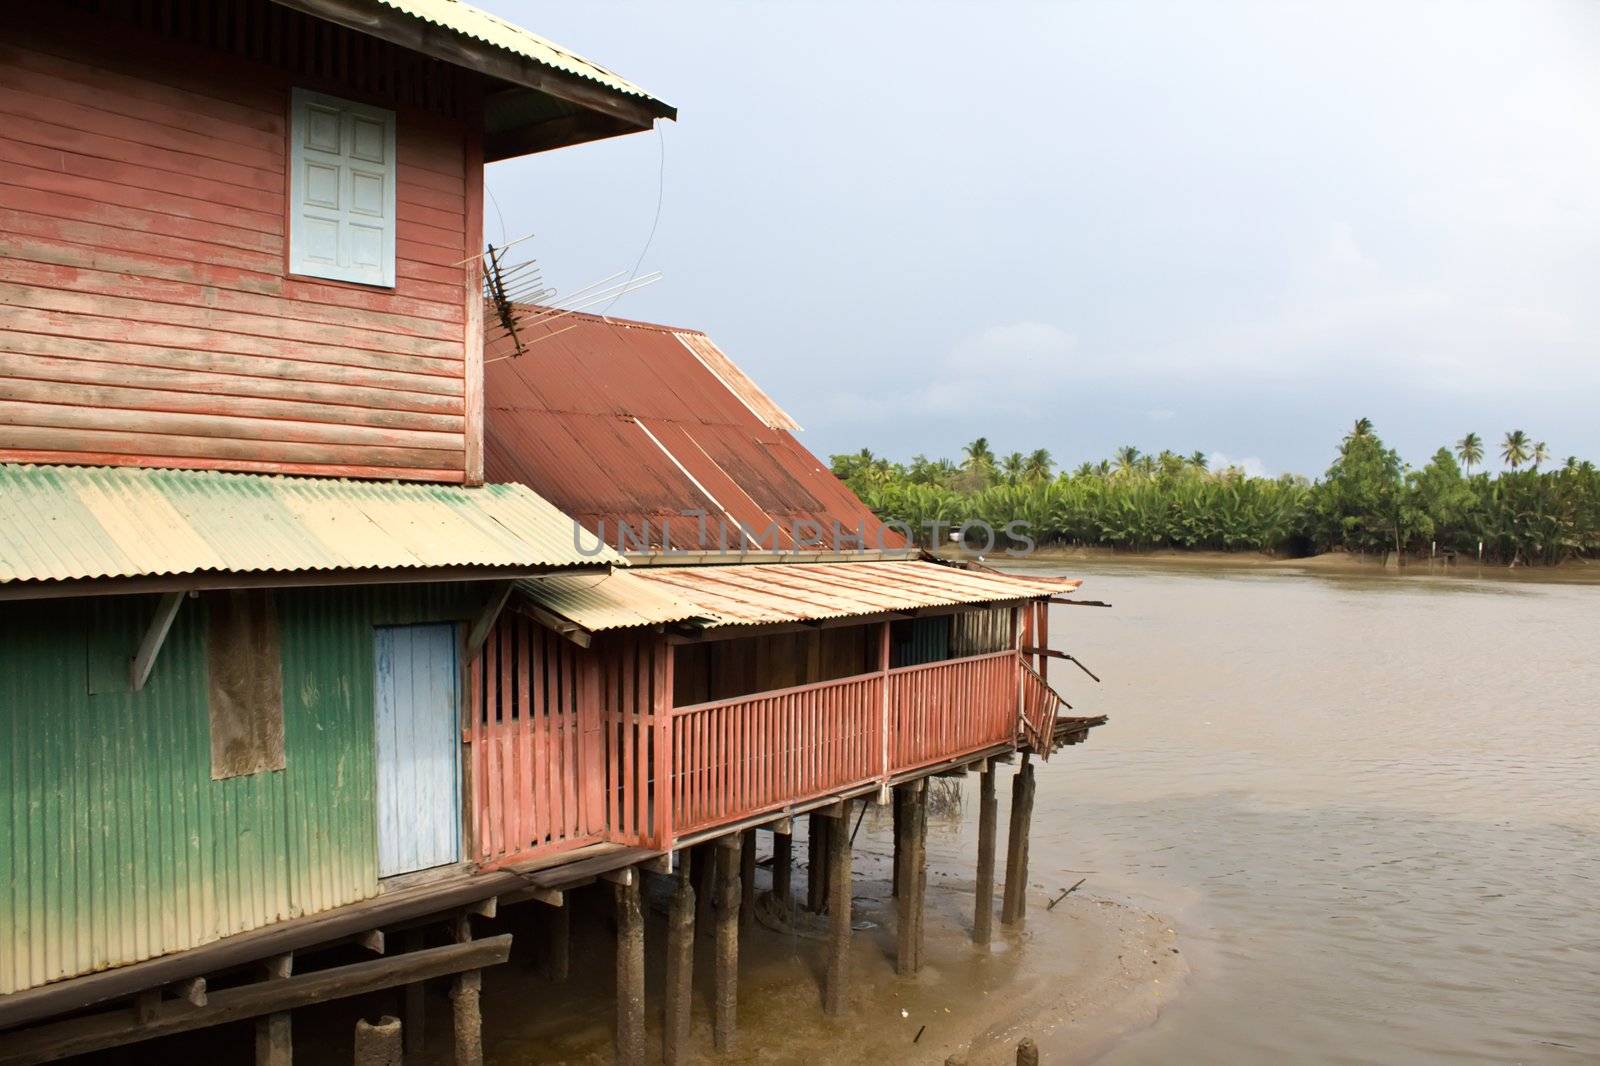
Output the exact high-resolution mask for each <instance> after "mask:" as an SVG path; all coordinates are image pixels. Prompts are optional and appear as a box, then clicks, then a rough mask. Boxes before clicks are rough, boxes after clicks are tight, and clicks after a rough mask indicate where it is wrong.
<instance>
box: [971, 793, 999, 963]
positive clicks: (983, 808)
mask: <svg viewBox="0 0 1600 1066" xmlns="http://www.w3.org/2000/svg"><path fill="white" fill-rule="evenodd" d="M999 808H1000V803H999V800H998V799H997V798H996V796H995V788H994V764H993V763H985V764H984V767H983V773H982V774H980V775H979V796H978V884H977V902H976V903H975V904H974V910H973V914H972V942H973V943H974V944H977V945H979V946H981V947H988V946H989V940H990V938H991V937H992V935H993V931H994V850H995V828H996V826H995V822H996V820H997V815H998V813H999Z"/></svg>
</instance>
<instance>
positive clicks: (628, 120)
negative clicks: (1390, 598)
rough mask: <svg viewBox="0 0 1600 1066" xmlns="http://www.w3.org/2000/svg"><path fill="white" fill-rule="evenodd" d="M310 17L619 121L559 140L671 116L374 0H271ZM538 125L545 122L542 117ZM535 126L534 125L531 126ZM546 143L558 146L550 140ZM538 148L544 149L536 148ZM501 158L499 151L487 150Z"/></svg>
mask: <svg viewBox="0 0 1600 1066" xmlns="http://www.w3.org/2000/svg"><path fill="white" fill-rule="evenodd" d="M274 2H275V3H278V4H281V5H282V6H284V7H288V8H293V9H294V10H296V11H301V12H303V13H305V14H307V15H311V16H312V17H314V18H319V19H323V20H325V21H327V22H332V23H335V24H337V25H340V26H344V27H346V28H347V29H351V30H355V31H356V32H357V33H364V34H366V35H367V36H369V37H376V38H378V39H379V40H384V41H388V42H389V43H390V44H394V45H398V46H399V47H401V48H406V49H409V50H411V51H413V52H419V53H421V54H423V55H426V56H431V57H432V58H434V59H438V60H440V61H442V62H445V63H451V64H453V65H455V66H459V67H465V68H467V69H468V70H474V71H477V72H478V73H480V74H483V75H485V76H487V77H491V78H495V79H498V80H500V81H503V82H507V83H509V84H511V85H516V86H520V87H522V88H525V89H534V90H537V91H539V92H542V93H545V94H546V95H549V96H553V97H555V98H556V99H558V100H563V101H565V102H567V103H569V104H572V105H573V106H575V107H579V108H581V109H583V111H584V112H586V113H590V114H595V113H598V114H599V115H604V116H608V117H610V118H611V119H613V120H615V122H617V123H620V124H621V126H622V127H625V128H618V129H616V131H615V132H613V133H606V134H600V133H591V134H590V135H588V136H580V137H577V138H576V139H574V140H568V141H565V142H562V143H565V144H576V143H580V142H581V141H584V140H595V139H597V137H599V136H616V135H617V133H625V132H637V131H639V130H647V129H649V128H651V127H652V126H653V125H654V124H655V120H656V119H658V118H665V119H676V118H677V117H678V109H677V108H675V107H673V106H672V105H671V104H668V103H666V102H664V101H661V100H657V99H655V98H654V97H651V96H647V95H634V94H633V93H626V92H620V91H618V90H616V89H612V88H611V87H609V86H607V85H603V84H601V83H600V82H597V81H595V80H594V79H592V78H586V77H584V76H582V75H580V74H573V73H570V72H568V71H564V70H558V69H556V68H554V67H549V66H546V65H545V64H543V63H540V62H538V61H536V60H534V59H530V58H528V57H526V56H520V55H517V54H516V53H514V52H508V51H506V50H505V49H504V48H499V47H496V46H495V45H493V44H490V43H488V42H487V41H479V40H476V39H474V38H472V37H467V36H464V35H462V34H459V33H455V32H454V31H452V30H449V29H446V28H444V27H440V26H435V25H433V24H431V23H428V22H425V21H423V20H420V19H417V18H413V17H411V16H409V15H406V14H404V13H402V12H398V11H395V10H394V9H392V8H388V7H385V6H383V5H382V4H379V3H377V2H376V0H274ZM542 125H549V123H545V124H542ZM533 128H534V129H537V128H538V127H533ZM547 147H551V148H554V147H561V144H550V145H548V146H547ZM539 150H543V149H539ZM489 158H491V159H493V158H504V156H489Z"/></svg>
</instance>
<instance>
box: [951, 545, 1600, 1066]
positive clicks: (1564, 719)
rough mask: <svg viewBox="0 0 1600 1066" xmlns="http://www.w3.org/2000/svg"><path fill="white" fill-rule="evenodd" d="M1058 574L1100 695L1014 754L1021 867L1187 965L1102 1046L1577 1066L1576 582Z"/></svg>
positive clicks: (1587, 830)
mask: <svg viewBox="0 0 1600 1066" xmlns="http://www.w3.org/2000/svg"><path fill="white" fill-rule="evenodd" d="M1070 570H1071V571H1072V572H1074V573H1076V574H1078V575H1081V576H1084V577H1086V578H1087V579H1088V583H1087V584H1086V586H1085V589H1084V592H1083V595H1085V596H1089V595H1092V596H1094V597H1097V598H1100V599H1105V600H1110V601H1111V602H1112V603H1114V604H1115V609H1114V610H1110V611H1092V610H1089V609H1085V608H1064V607H1058V608H1056V609H1055V613H1054V615H1053V616H1052V619H1051V633H1052V636H1053V638H1054V642H1055V644H1056V646H1057V647H1058V648H1063V649H1068V650H1071V651H1072V652H1073V653H1075V654H1077V655H1078V656H1079V657H1080V658H1082V659H1083V660H1084V661H1085V662H1086V663H1087V664H1089V665H1090V666H1091V667H1092V668H1094V670H1095V671H1096V672H1097V673H1099V674H1100V675H1101V676H1102V677H1103V678H1104V684H1102V685H1099V686H1095V685H1092V684H1089V683H1088V682H1087V679H1086V678H1084V677H1083V676H1082V675H1081V674H1077V672H1076V670H1075V669H1074V668H1072V667H1071V665H1070V664H1062V663H1059V662H1058V663H1056V664H1054V665H1053V666H1052V674H1051V676H1052V679H1053V680H1057V681H1059V682H1061V683H1063V684H1064V685H1065V686H1067V691H1068V693H1069V698H1072V699H1073V701H1074V703H1076V704H1077V706H1078V707H1079V708H1080V710H1081V711H1088V712H1097V711H1102V710H1103V711H1105V712H1108V713H1109V714H1111V715H1112V716H1113V718H1112V722H1111V724H1110V725H1108V726H1107V727H1105V728H1103V729H1101V730H1099V731H1097V733H1096V735H1095V736H1094V738H1093V740H1092V741H1091V742H1090V743H1088V744H1086V745H1084V746H1082V747H1078V748H1071V749H1068V750H1067V751H1066V752H1064V753H1063V754H1062V755H1061V756H1058V758H1057V760H1052V763H1051V765H1050V766H1049V767H1048V768H1047V770H1046V771H1044V772H1042V773H1041V774H1040V775H1039V796H1038V807H1037V811H1036V813H1035V816H1034V839H1033V847H1032V855H1033V860H1032V861H1033V868H1032V880H1033V882H1034V883H1035V885H1037V886H1038V887H1039V888H1041V889H1045V890H1048V889H1050V888H1053V887H1054V886H1056V885H1061V886H1065V885H1069V884H1071V883H1073V882H1074V881H1076V880H1077V879H1078V878H1080V877H1083V878H1087V881H1086V883H1085V886H1084V890H1086V891H1088V890H1092V891H1094V892H1096V893H1100V894H1105V895H1107V896H1110V897H1113V898H1123V899H1127V900H1130V901H1132V902H1134V903H1137V904H1139V905H1142V906H1147V907H1149V908H1151V909H1153V910H1155V911H1157V912H1160V913H1163V914H1166V915H1168V916H1170V917H1171V918H1173V919H1174V921H1175V922H1176V926H1177V931H1178V934H1179V943H1180V944H1182V945H1183V946H1184V950H1185V953H1186V957H1187V960H1188V963H1189V965H1190V967H1191V973H1192V975H1191V978H1190V980H1189V982H1188V983H1187V985H1186V987H1185V990H1184V992H1183V994H1182V995H1181V996H1180V997H1179V998H1178V1000H1177V1002H1176V1003H1175V1004H1173V1005H1171V1006H1169V1007H1168V1008H1167V1009H1166V1010H1164V1011H1163V1013H1162V1016H1161V1018H1160V1020H1159V1021H1158V1022H1157V1023H1156V1024H1155V1025H1154V1026H1152V1027H1150V1028H1148V1029H1145V1030H1144V1031H1142V1032H1139V1033H1137V1034H1135V1035H1133V1036H1131V1037H1128V1038H1126V1039H1124V1040H1122V1041H1120V1042H1119V1043H1118V1044H1116V1045H1115V1047H1114V1048H1113V1049H1112V1050H1111V1051H1110V1052H1109V1053H1107V1054H1106V1055H1105V1056H1104V1058H1103V1060H1102V1061H1104V1062H1107V1063H1112V1064H1116V1066H1126V1064H1145V1063H1172V1062H1229V1063H1279V1062H1328V1063H1334V1062H1352V1063H1355V1062H1363V1063H1365V1062H1384V1063H1415V1062H1550V1063H1568V1062H1572V1063H1576V1062H1595V1061H1600V906H1597V900H1600V657H1597V655H1596V651H1597V647H1600V589H1597V588H1594V587H1592V586H1591V587H1584V586H1576V585H1560V584H1521V583H1511V582H1505V581H1495V580H1462V579H1429V578H1420V579H1419V578H1414V577H1406V578H1389V577H1379V576H1370V577H1350V576H1337V577H1330V576H1323V575H1310V574H1307V575H1291V574H1284V573H1278V572H1274V573H1259V572H1254V573H1252V572H1237V573H1230V572H1224V571H1216V570H1210V571H1199V570H1186V569H1181V568H1172V567H1153V566H1152V567H1142V566H1123V565H1115V564H1109V563H1094V564H1091V565H1088V566H1084V567H1070ZM1055 572H1066V569H1063V568H1057V569H1056V570H1055ZM962 835H963V836H964V835H965V834H962ZM951 842H952V844H953V843H954V841H953V840H952V841H951ZM959 858H964V857H958V856H957V855H956V854H954V852H952V854H951V855H950V856H949V860H948V861H950V862H951V863H952V864H954V863H955V862H956V861H958V859H959ZM968 861H970V860H968Z"/></svg>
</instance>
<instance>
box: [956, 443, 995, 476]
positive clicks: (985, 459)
mask: <svg viewBox="0 0 1600 1066" xmlns="http://www.w3.org/2000/svg"><path fill="white" fill-rule="evenodd" d="M961 450H962V451H963V452H965V453H966V455H967V457H966V459H965V460H964V461H963V462H962V464H961V465H962V466H963V467H964V468H965V469H967V470H993V469H994V452H993V451H992V450H990V448H989V438H988V437H979V438H978V439H977V440H975V441H973V442H972V443H971V444H969V445H967V446H966V447H965V448H962V449H961Z"/></svg>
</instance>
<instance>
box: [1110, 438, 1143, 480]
mask: <svg viewBox="0 0 1600 1066" xmlns="http://www.w3.org/2000/svg"><path fill="white" fill-rule="evenodd" d="M1115 462H1116V464H1117V473H1119V474H1131V473H1133V472H1134V470H1135V469H1137V468H1138V466H1139V449H1138V448H1135V447H1134V446H1133V445H1131V444H1124V445H1123V446H1122V447H1120V448H1118V449H1117V454H1116V457H1115Z"/></svg>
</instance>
